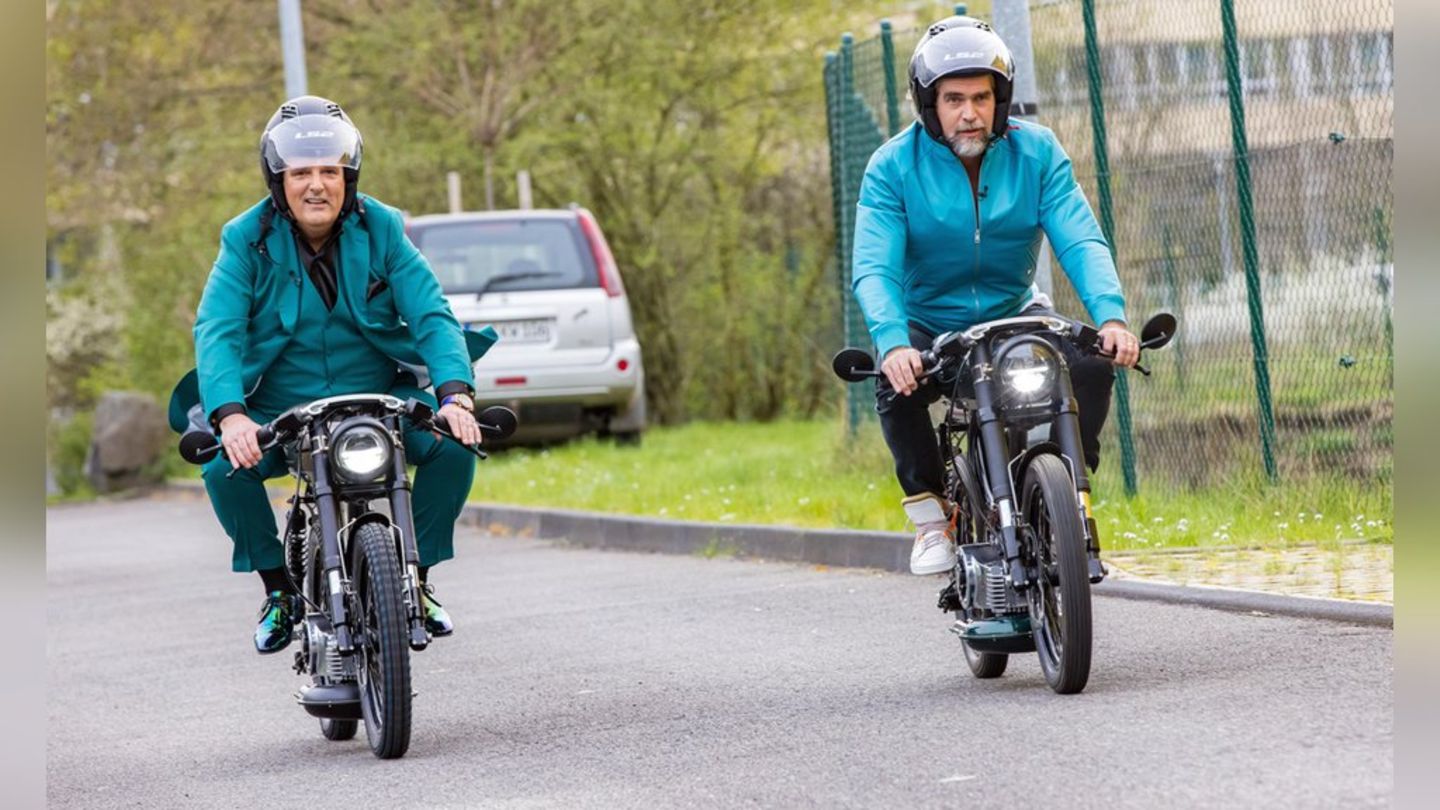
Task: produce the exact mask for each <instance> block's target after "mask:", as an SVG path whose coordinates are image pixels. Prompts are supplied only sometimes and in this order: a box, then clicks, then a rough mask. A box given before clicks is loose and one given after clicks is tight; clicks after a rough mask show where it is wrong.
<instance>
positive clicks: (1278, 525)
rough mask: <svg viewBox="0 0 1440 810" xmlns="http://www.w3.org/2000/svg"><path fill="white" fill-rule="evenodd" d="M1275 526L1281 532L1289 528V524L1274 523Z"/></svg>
mask: <svg viewBox="0 0 1440 810" xmlns="http://www.w3.org/2000/svg"><path fill="white" fill-rule="evenodd" d="M1275 525H1276V526H1277V527H1278V528H1279V529H1280V530H1281V531H1284V530H1285V529H1288V528H1290V524H1289V523H1276V524H1275Z"/></svg>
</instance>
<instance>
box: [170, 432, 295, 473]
mask: <svg viewBox="0 0 1440 810" xmlns="http://www.w3.org/2000/svg"><path fill="white" fill-rule="evenodd" d="M255 440H256V441H257V442H259V443H260V447H261V448H264V447H265V445H267V444H270V443H271V442H273V441H275V429H274V428H272V427H270V426H269V425H264V426H262V427H261V428H260V430H259V432H257V433H256V434H255ZM221 447H222V446H221V444H220V437H219V436H216V435H215V434H214V433H211V432H210V431H208V430H190V431H186V433H185V435H183V436H181V437H180V457H181V458H183V459H185V460H186V461H188V462H190V463H191V464H209V463H210V460H211V459H213V458H215V457H216V456H217V455H219V454H220V450H221Z"/></svg>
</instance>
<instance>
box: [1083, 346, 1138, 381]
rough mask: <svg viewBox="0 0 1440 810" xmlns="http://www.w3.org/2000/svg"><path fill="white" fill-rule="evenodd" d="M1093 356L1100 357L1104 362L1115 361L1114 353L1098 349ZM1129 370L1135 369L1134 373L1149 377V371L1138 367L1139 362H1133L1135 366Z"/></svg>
mask: <svg viewBox="0 0 1440 810" xmlns="http://www.w3.org/2000/svg"><path fill="white" fill-rule="evenodd" d="M1095 356H1096V357H1100V358H1104V359H1106V360H1114V359H1115V353H1114V352H1107V351H1101V350H1098V349H1097V350H1096V351H1095ZM1131 368H1133V369H1135V370H1136V371H1138V372H1140V373H1141V374H1144V375H1145V376H1146V377H1149V376H1150V369H1148V368H1145V367H1144V366H1142V365H1140V361H1138V360H1137V361H1135V365H1133V366H1131Z"/></svg>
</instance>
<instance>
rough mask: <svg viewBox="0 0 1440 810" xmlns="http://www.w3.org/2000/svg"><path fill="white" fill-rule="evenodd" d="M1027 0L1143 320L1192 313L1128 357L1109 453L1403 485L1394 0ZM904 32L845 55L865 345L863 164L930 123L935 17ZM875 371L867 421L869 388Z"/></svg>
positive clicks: (840, 132)
mask: <svg viewBox="0 0 1440 810" xmlns="http://www.w3.org/2000/svg"><path fill="white" fill-rule="evenodd" d="M1003 2H1004V0H995V3H994V5H995V7H996V9H997V11H999V10H1001V6H1002V4H1003ZM1020 8H1021V11H1022V13H1023V12H1024V11H1027V10H1028V15H1029V30H1030V32H1031V38H1030V43H1031V46H1032V48H1031V52H1032V53H1033V64H1024V63H1023V62H1021V63H1020V64H1018V65H1017V69H1018V71H1022V72H1023V71H1032V72H1033V76H1034V78H1035V80H1036V87H1037V95H1038V98H1037V99H1035V100H1036V101H1037V102H1038V115H1037V116H1036V120H1038V121H1039V122H1040V123H1042V124H1044V125H1046V126H1048V127H1050V128H1051V129H1053V130H1054V131H1055V132H1056V134H1057V135H1058V137H1059V139H1060V142H1061V143H1062V144H1063V145H1064V147H1065V148H1066V150H1067V152H1068V153H1069V154H1070V156H1071V158H1072V160H1073V163H1074V167H1075V173H1076V176H1077V178H1078V179H1079V181H1080V184H1081V185H1082V187H1083V188H1084V189H1085V192H1086V196H1087V198H1088V199H1089V200H1090V201H1091V204H1092V207H1094V208H1095V210H1096V214H1097V216H1099V218H1100V220H1101V222H1102V226H1103V227H1105V228H1106V230H1107V232H1109V234H1110V238H1111V242H1112V244H1113V246H1114V251H1115V257H1116V264H1117V266H1118V268H1119V272H1120V278H1121V281H1122V283H1123V285H1124V288H1125V293H1126V299H1127V310H1128V312H1129V314H1130V317H1131V318H1132V320H1134V321H1135V322H1136V324H1135V328H1136V329H1138V325H1139V322H1141V321H1143V319H1144V318H1145V317H1146V316H1147V315H1148V314H1149V313H1152V312H1155V311H1158V310H1161V309H1165V310H1170V311H1173V312H1175V313H1176V314H1177V315H1178V316H1179V318H1180V324H1181V329H1180V334H1179V336H1178V338H1177V339H1176V341H1175V342H1174V343H1173V344H1172V347H1171V348H1168V349H1166V350H1165V351H1163V352H1157V353H1153V354H1151V355H1148V363H1147V364H1148V365H1150V366H1152V368H1153V370H1154V372H1155V373H1154V376H1153V377H1151V378H1149V379H1141V378H1139V377H1138V375H1135V374H1125V375H1122V376H1123V377H1125V378H1126V379H1124V380H1122V381H1121V383H1120V384H1118V385H1117V389H1116V406H1115V409H1114V411H1112V418H1111V420H1110V423H1109V425H1108V426H1107V428H1106V435H1105V437H1104V441H1105V443H1106V445H1107V451H1106V456H1107V459H1114V462H1107V463H1119V464H1120V465H1121V466H1122V467H1123V468H1124V470H1125V477H1126V479H1127V481H1130V482H1132V483H1133V482H1134V481H1136V480H1159V481H1166V482H1169V483H1170V484H1172V485H1182V486H1188V487H1193V488H1200V487H1206V486H1210V485H1213V484H1216V483H1220V482H1224V481H1233V480H1236V479H1237V478H1239V479H1245V478H1251V477H1263V478H1268V479H1270V480H1299V479H1302V478H1307V477H1311V476H1314V475H1317V474H1325V475H1341V476H1346V477H1350V478H1353V479H1358V480H1363V481H1378V483H1380V484H1381V485H1388V482H1389V477H1390V470H1391V451H1392V432H1391V414H1392V410H1393V386H1392V353H1391V306H1392V282H1393V278H1394V266H1393V263H1392V257H1391V248H1390V232H1391V224H1390V223H1391V194H1390V175H1391V137H1392V132H1393V131H1392V107H1393V92H1392V76H1393V74H1392V64H1393V63H1392V59H1391V43H1392V37H1391V32H1392V27H1393V8H1392V3H1391V2H1390V0H1148V1H1147V2H1143V3H1142V2H1107V3H1096V2H1094V0H1029V3H1028V9H1026V8H1025V6H1024V5H1023V4H1022V5H1021V6H1020ZM1012 10H1013V9H1012ZM1012 16H1013V15H1012ZM927 22H928V20H922V21H920V22H919V24H921V25H923V24H925V23H927ZM994 22H995V24H996V27H997V30H998V32H999V33H1000V34H1001V35H1002V36H1003V37H1006V38H1007V40H1012V36H1011V34H1012V32H1011V31H1007V30H1006V29H1005V28H1004V27H1002V26H1001V22H1002V21H1001V20H1000V19H996V20H995V21H994ZM886 28H887V30H884V31H882V32H881V34H880V36H877V37H874V38H871V39H867V40H865V41H862V42H858V43H852V42H850V41H849V39H848V37H847V38H846V39H844V40H842V44H841V48H840V49H839V51H838V52H837V53H835V54H834V55H833V56H831V57H829V58H827V60H826V65H825V80H826V81H825V87H826V92H827V99H828V101H829V105H828V106H829V110H830V145H831V150H832V159H831V167H832V179H833V183H834V189H835V195H834V196H835V200H834V202H835V217H836V220H835V221H836V224H837V240H836V241H837V249H836V258H837V261H838V263H839V266H840V267H841V268H844V269H843V271H842V272H841V273H840V275H841V283H842V284H843V286H844V287H845V290H846V296H845V297H846V300H847V301H849V302H851V303H850V304H849V308H848V309H847V315H846V318H847V321H846V335H847V338H848V339H849V341H850V342H851V344H852V345H865V344H866V342H867V337H866V334H865V330H864V323H863V319H862V318H861V317H860V316H859V314H858V313H857V312H855V311H854V309H855V308H854V305H853V298H852V297H851V296H850V295H849V282H850V278H849V276H850V273H849V268H850V249H851V232H852V231H853V227H854V208H855V200H856V197H857V195H858V191H859V185H860V178H861V175H862V174H863V172H864V168H865V164H866V161H867V160H868V158H869V156H870V153H871V152H873V151H874V149H875V148H876V147H877V146H879V144H880V143H881V142H882V141H883V138H884V137H887V135H888V134H893V133H894V132H896V131H898V130H899V129H900V128H901V127H903V126H908V125H909V124H910V123H911V121H912V120H913V116H912V114H911V112H910V104H909V102H908V100H907V99H906V90H905V81H906V80H905V75H906V74H905V67H906V63H907V62H908V60H909V56H910V53H911V51H912V49H913V47H914V44H915V42H916V41H918V38H919V31H918V30H907V31H904V32H896V33H894V34H893V35H892V34H891V32H889V31H888V26H887V27H886ZM1010 44H1011V46H1012V49H1015V50H1016V51H1017V54H1019V53H1023V52H1024V51H1025V50H1026V49H1024V48H1020V47H1016V46H1017V43H1015V42H1014V41H1013V40H1012V41H1011V42H1010ZM897 102H898V103H897ZM1041 283H1042V286H1043V285H1044V284H1045V283H1046V281H1044V280H1043V279H1042V281H1041ZM1050 283H1053V289H1052V292H1053V295H1054V297H1055V299H1056V302H1057V305H1058V306H1059V307H1060V309H1061V311H1062V312H1066V313H1069V314H1072V315H1076V316H1082V317H1083V316H1084V314H1085V311H1084V308H1083V307H1082V305H1081V304H1080V303H1079V301H1078V300H1077V299H1076V297H1075V295H1074V292H1073V291H1072V290H1071V289H1070V287H1069V283H1068V281H1067V280H1066V279H1065V277H1064V274H1063V273H1062V272H1059V268H1058V265H1057V267H1056V271H1055V272H1054V273H1053V274H1052V275H1051V281H1050ZM858 388H859V387H856V389H857V390H855V391H854V392H853V393H852V395H851V396H852V402H851V405H850V413H851V419H852V422H853V420H856V419H858V418H859V414H862V413H865V412H867V411H868V410H869V409H870V407H871V403H870V402H869V395H868V394H867V393H865V392H864V391H862V390H858Z"/></svg>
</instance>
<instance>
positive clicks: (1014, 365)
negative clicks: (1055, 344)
mask: <svg viewBox="0 0 1440 810" xmlns="http://www.w3.org/2000/svg"><path fill="white" fill-rule="evenodd" d="M1056 365H1057V364H1056V362H1055V355H1054V354H1053V353H1052V352H1051V351H1050V350H1049V349H1047V348H1045V347H1043V346H1040V345H1038V344H1035V343H1023V344H1021V345H1019V346H1016V347H1015V348H1013V349H1011V350H1010V351H1009V352H1007V353H1006V355H1005V359H1004V361H1003V362H1002V363H1001V364H1000V380H1001V382H1002V384H1003V385H1004V386H1005V388H1006V390H1008V391H1009V392H1011V393H1012V394H1015V395H1016V396H1017V397H1019V398H1020V399H1037V398H1039V397H1040V396H1041V395H1043V394H1046V393H1048V392H1049V390H1050V383H1051V381H1052V380H1053V379H1054V378H1055V368H1056Z"/></svg>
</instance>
